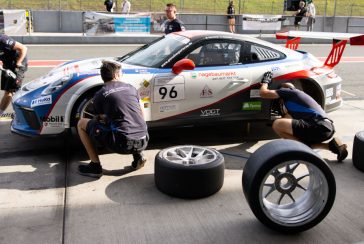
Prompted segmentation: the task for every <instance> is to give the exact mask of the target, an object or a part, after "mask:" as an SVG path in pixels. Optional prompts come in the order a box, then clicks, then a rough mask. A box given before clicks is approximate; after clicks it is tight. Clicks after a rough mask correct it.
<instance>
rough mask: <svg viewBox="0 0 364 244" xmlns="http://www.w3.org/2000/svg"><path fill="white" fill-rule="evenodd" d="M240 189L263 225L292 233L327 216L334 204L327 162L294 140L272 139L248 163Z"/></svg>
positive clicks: (302, 229)
mask: <svg viewBox="0 0 364 244" xmlns="http://www.w3.org/2000/svg"><path fill="white" fill-rule="evenodd" d="M243 190H244V194H245V197H246V199H247V200H248V203H249V206H250V208H251V210H252V211H253V213H254V215H255V216H256V217H257V218H258V219H259V220H260V221H261V222H262V223H263V224H265V225H266V226H268V227H269V228H271V229H274V230H276V231H280V232H285V233H294V232H301V231H305V230H307V229H309V228H312V227H313V226H315V225H317V224H318V223H319V222H321V220H323V219H324V218H325V217H326V215H327V214H328V213H329V211H330V209H331V207H332V206H333V204H334V200H335V194H336V183H335V178H334V175H333V173H332V172H331V170H330V168H329V166H328V165H327V163H326V162H325V161H324V160H323V159H322V158H321V157H319V156H318V155H317V154H316V153H315V152H314V151H313V150H312V149H311V148H309V147H308V146H306V145H304V144H302V143H300V142H297V141H292V140H275V141H273V142H270V143H267V144H265V145H264V146H262V147H260V148H259V149H258V150H257V151H256V152H254V153H253V154H252V156H251V157H250V158H249V160H248V161H247V163H246V165H245V167H244V171H243Z"/></svg>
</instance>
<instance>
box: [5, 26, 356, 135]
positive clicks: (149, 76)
mask: <svg viewBox="0 0 364 244" xmlns="http://www.w3.org/2000/svg"><path fill="white" fill-rule="evenodd" d="M329 34H330V35H331V36H329V37H331V38H336V37H338V36H335V35H334V33H329ZM302 35H303V34H302ZM327 36H328V34H327V33H326V34H325V37H327ZM277 38H280V39H288V40H289V41H288V42H287V43H288V44H287V47H289V48H286V47H283V46H281V45H277V44H272V43H269V42H266V41H263V40H260V39H257V38H253V37H250V36H247V35H238V34H230V33H227V32H217V31H184V32H177V33H171V34H169V35H166V36H163V37H160V38H159V39H158V40H156V41H154V42H152V43H150V44H146V45H144V46H142V47H140V48H139V49H137V50H135V51H133V52H131V53H129V54H127V55H125V56H122V57H106V58H95V59H86V60H78V61H70V62H66V63H64V64H61V65H59V66H57V67H55V68H54V69H53V70H51V71H50V72H49V73H48V74H46V75H45V76H42V77H40V78H38V79H35V80H33V81H31V82H29V83H27V84H25V85H23V86H22V87H21V89H20V90H19V91H18V92H17V93H16V94H15V95H14V97H13V101H12V104H13V108H14V111H15V116H14V119H13V121H12V124H11V131H12V132H15V133H18V134H21V135H26V136H43V135H57V134H61V133H62V132H64V131H65V130H67V129H69V128H71V127H74V126H75V125H76V124H77V121H78V120H79V119H80V118H81V117H87V118H92V117H93V116H95V113H94V110H93V106H92V97H93V95H94V94H95V92H96V91H98V90H99V89H100V87H101V86H102V85H103V81H102V79H101V77H100V66H101V63H102V61H103V60H113V61H115V62H119V63H120V64H121V65H122V81H123V82H127V83H130V84H132V85H133V86H135V87H136V88H137V90H138V91H139V95H140V98H141V101H142V105H143V110H144V116H145V120H146V121H147V123H148V127H149V128H157V127H158V128H159V127H172V126H189V125H204V124H209V125H210V124H214V123H220V122H230V121H248V120H250V121H252V120H270V119H272V117H273V116H275V115H276V113H275V112H274V111H275V110H276V109H275V105H274V103H272V102H271V101H270V100H263V99H261V98H260V96H259V88H260V81H261V79H262V76H263V74H264V73H265V72H267V71H271V72H273V75H274V80H273V83H272V84H271V87H272V88H276V87H278V86H279V84H281V83H282V82H292V83H293V84H295V86H296V87H297V88H299V89H302V90H303V91H305V92H306V93H308V94H309V95H311V96H312V97H313V98H314V99H315V100H316V101H317V102H318V103H319V104H320V105H321V106H322V107H323V108H324V109H325V111H326V112H330V111H333V110H335V109H337V108H339V107H340V105H341V104H342V98H341V96H340V92H341V82H342V79H341V78H340V77H339V76H338V75H336V74H335V72H334V70H333V67H334V66H335V65H336V64H337V63H338V62H339V61H340V57H341V55H342V52H343V50H344V47H345V44H346V42H347V41H349V42H350V43H352V44H358V43H360V44H361V43H362V42H363V36H362V35H345V34H344V35H342V36H339V37H338V38H337V39H338V40H341V41H340V42H339V43H338V42H336V41H335V42H334V45H333V50H332V51H331V53H330V55H329V56H328V58H327V60H326V62H324V63H323V62H322V61H320V60H318V59H317V58H315V57H314V56H313V55H311V54H309V53H307V52H304V51H298V50H294V49H297V47H298V40H299V38H300V32H295V33H279V34H277ZM344 42H345V44H343V43H344Z"/></svg>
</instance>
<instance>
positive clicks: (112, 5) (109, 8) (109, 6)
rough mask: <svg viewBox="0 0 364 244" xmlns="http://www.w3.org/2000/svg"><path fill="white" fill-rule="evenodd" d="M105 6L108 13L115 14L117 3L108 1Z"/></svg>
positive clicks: (111, 0)
mask: <svg viewBox="0 0 364 244" xmlns="http://www.w3.org/2000/svg"><path fill="white" fill-rule="evenodd" d="M104 5H105V7H106V11H107V12H110V13H112V12H114V8H115V3H114V1H113V0H106V1H105V2H104Z"/></svg>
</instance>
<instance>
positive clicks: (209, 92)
mask: <svg viewBox="0 0 364 244" xmlns="http://www.w3.org/2000/svg"><path fill="white" fill-rule="evenodd" d="M212 95H213V93H212V90H211V89H210V87H208V86H207V85H205V86H204V88H203V89H202V91H201V93H200V97H201V98H207V97H212Z"/></svg>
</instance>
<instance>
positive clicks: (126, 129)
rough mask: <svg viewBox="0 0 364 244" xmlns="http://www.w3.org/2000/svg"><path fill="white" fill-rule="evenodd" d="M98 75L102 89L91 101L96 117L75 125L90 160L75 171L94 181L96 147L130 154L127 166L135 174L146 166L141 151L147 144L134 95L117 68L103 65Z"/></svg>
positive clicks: (112, 64)
mask: <svg viewBox="0 0 364 244" xmlns="http://www.w3.org/2000/svg"><path fill="white" fill-rule="evenodd" d="M100 72H101V78H102V79H103V81H104V85H103V86H102V88H101V89H100V90H99V91H98V92H97V93H96V94H95V96H94V97H93V100H92V101H93V105H94V109H95V111H96V114H98V115H97V117H96V118H94V119H88V118H81V119H80V120H79V122H78V124H77V130H78V134H79V136H80V139H81V141H82V143H83V145H84V146H85V148H86V151H87V154H88V156H89V158H90V160H91V162H90V163H89V164H87V165H79V167H78V171H79V173H80V174H82V175H86V176H90V177H97V178H98V177H101V176H102V166H101V163H100V158H99V156H98V154H97V151H96V148H97V145H100V146H103V147H106V148H107V149H109V150H110V151H112V152H115V153H120V154H132V155H133V162H132V164H131V166H132V168H133V169H135V170H136V169H139V168H141V167H143V166H144V164H145V162H146V159H145V158H144V157H143V154H142V151H143V150H144V149H145V148H146V147H147V145H148V140H149V136H148V130H147V124H146V122H145V120H144V117H143V113H142V108H141V103H140V98H139V94H138V91H137V89H136V88H135V87H133V86H132V85H130V84H127V83H124V82H121V81H120V77H121V65H120V64H119V63H116V62H112V61H103V63H102V66H101V71H100Z"/></svg>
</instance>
